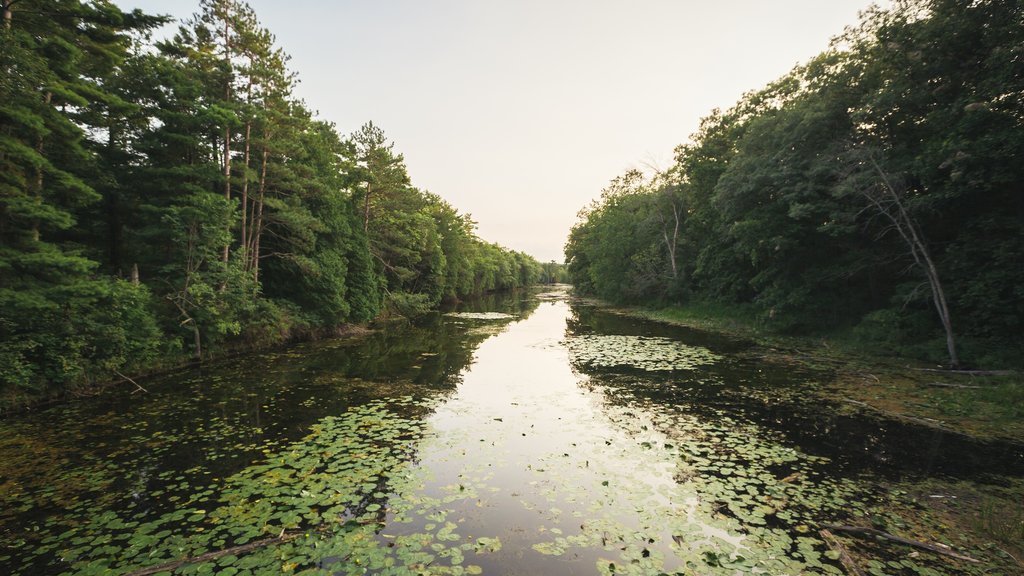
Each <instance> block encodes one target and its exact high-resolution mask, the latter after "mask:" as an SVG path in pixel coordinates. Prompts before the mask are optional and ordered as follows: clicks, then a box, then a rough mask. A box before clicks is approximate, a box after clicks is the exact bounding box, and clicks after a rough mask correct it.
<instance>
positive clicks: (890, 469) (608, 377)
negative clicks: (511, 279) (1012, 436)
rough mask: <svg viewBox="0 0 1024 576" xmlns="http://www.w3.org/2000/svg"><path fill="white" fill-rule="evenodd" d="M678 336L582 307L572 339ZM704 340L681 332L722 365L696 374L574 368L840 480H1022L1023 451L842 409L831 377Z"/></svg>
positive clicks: (618, 396)
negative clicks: (736, 431)
mask: <svg viewBox="0 0 1024 576" xmlns="http://www.w3.org/2000/svg"><path fill="white" fill-rule="evenodd" d="M674 328H675V327H672V326H668V327H662V328H658V326H657V325H655V324H654V323H650V322H645V321H641V320H636V319H633V318H628V317H625V316H621V315H616V314H612V313H608V312H603V311H601V310H599V309H597V308H594V307H591V306H574V307H573V313H572V315H571V316H570V318H569V320H568V321H567V331H566V334H567V337H568V336H572V335H581V334H582V335H606V334H611V335H623V334H634V335H635V334H658V335H662V336H668V335H670V334H671V333H672V332H671V331H672V330H673V329H674ZM703 334H704V333H701V332H691V331H685V330H683V331H679V332H677V337H678V338H680V339H681V340H682V341H683V342H687V343H690V344H703V345H705V346H707V347H708V348H710V349H711V350H714V351H715V352H719V353H721V354H722V355H723V356H724V358H723V359H722V360H721V361H719V362H715V363H708V364H705V365H702V366H700V367H699V368H698V369H696V370H680V371H675V372H672V373H671V374H659V373H657V372H651V371H646V372H645V371H641V370H631V369H629V367H628V366H621V367H608V366H602V365H594V364H592V363H587V362H575V363H574V369H576V370H577V371H578V372H580V373H582V374H586V375H587V376H588V377H589V381H590V384H591V385H592V386H594V387H595V388H598V389H600V390H602V391H603V392H604V394H605V395H606V396H607V397H608V398H609V400H611V401H614V402H616V403H629V402H634V401H637V400H638V399H642V400H644V401H650V402H655V403H657V404H659V405H663V406H668V407H672V409H676V410H683V411H685V412H686V413H688V414H692V415H694V416H697V417H699V418H701V419H702V420H704V421H707V422H719V421H721V420H722V418H723V416H728V417H729V418H732V419H735V420H736V421H741V422H747V423H751V424H754V425H756V426H758V427H761V428H763V429H765V430H768V431H771V433H774V434H780V435H781V436H782V438H784V439H785V441H786V442H789V443H792V444H794V445H795V446H797V447H799V449H800V450H802V451H804V452H806V453H808V454H815V455H819V456H824V457H827V458H829V459H830V464H829V468H830V470H831V471H832V473H841V474H848V475H853V474H860V473H871V474H878V475H883V476H887V477H896V476H903V475H907V474H909V475H912V476H917V477H927V476H930V475H933V474H942V475H946V476H956V477H963V478H975V477H977V476H978V475H979V474H981V473H986V472H987V473H996V474H1006V473H1010V474H1020V473H1022V472H1024V449H1022V448H1021V447H1020V446H1019V445H1013V444H1012V443H1008V442H999V441H989V442H980V441H977V440H974V439H971V438H969V437H967V436H965V435H962V434H956V433H952V432H949V431H944V430H942V429H938V428H935V427H931V426H925V425H922V424H919V423H914V422H910V421H901V420H894V419H888V418H883V417H880V416H877V415H872V414H865V413H863V412H851V411H844V410H840V409H838V408H837V407H836V406H834V405H832V404H829V403H828V402H827V401H826V400H824V399H823V398H821V397H819V396H818V395H817V394H816V392H817V390H818V389H820V387H821V386H822V384H823V383H825V382H828V381H829V380H830V378H831V377H832V374H831V372H829V371H827V370H824V369H812V368H808V367H806V366H803V365H794V364H792V363H790V362H787V361H785V360H784V359H781V358H770V357H766V354H770V351H766V350H764V349H758V348H753V347H751V345H742V344H736V343H735V342H730V341H729V340H728V339H726V338H719V339H715V338H714V337H712V338H710V339H708V338H702V335H703ZM723 342H724V345H723ZM730 343H731V344H732V346H730Z"/></svg>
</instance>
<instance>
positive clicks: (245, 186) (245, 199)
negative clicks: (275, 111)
mask: <svg viewBox="0 0 1024 576" xmlns="http://www.w3.org/2000/svg"><path fill="white" fill-rule="evenodd" d="M251 62H252V60H251V59H250V67H251V66H252V64H251ZM246 101H247V102H248V103H249V104H252V75H251V72H250V76H249V86H248V88H246ZM250 110H251V108H250ZM251 136H252V118H251V117H250V118H247V119H246V121H245V154H244V156H243V158H244V163H245V167H244V169H243V176H242V233H241V242H242V250H243V251H244V250H246V249H247V245H246V220H247V219H248V214H247V212H248V210H249V207H248V204H249V150H250V141H249V140H250V137H251ZM243 258H244V255H243Z"/></svg>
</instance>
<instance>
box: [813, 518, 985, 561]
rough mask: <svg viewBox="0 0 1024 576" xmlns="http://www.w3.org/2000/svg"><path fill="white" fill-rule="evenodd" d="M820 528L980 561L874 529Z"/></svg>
mask: <svg viewBox="0 0 1024 576" xmlns="http://www.w3.org/2000/svg"><path fill="white" fill-rule="evenodd" d="M821 526H822V527H823V528H825V529H828V530H834V531H836V532H846V533H848V534H857V535H863V536H875V537H877V538H882V539H884V540H889V541H892V542H896V543H898V544H903V545H904V546H911V547H913V548H918V549H920V550H927V551H928V552H933V553H935V554H941V555H943V556H949V557H950V558H956V559H957V560H963V561H965V562H974V563H975V564H977V563H980V562H981V560H978V559H977V558H971V557H970V556H964V555H963V554H957V553H956V552H953V551H952V550H948V549H946V548H942V547H941V546H936V545H935V544H929V543H927V542H920V541H918V540H910V539H909V538H902V537H900V536H895V535H893V534H889V533H888V532H883V531H881V530H876V529H874V528H865V527H863V526H844V525H840V524H822V525H821Z"/></svg>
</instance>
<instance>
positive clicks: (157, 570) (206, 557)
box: [125, 531, 305, 576]
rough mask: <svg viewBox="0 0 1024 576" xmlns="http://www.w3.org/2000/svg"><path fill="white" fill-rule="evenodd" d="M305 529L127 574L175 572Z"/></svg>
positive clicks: (288, 537)
mask: <svg viewBox="0 0 1024 576" xmlns="http://www.w3.org/2000/svg"><path fill="white" fill-rule="evenodd" d="M304 533H305V531H297V532H282V533H281V534H280V535H278V536H274V537H273V538H264V539H263V540H256V541H255V542H249V543H248V544H240V545H238V546H233V547H231V548H225V549H223V550H214V551H213V552H207V553H206V554H200V555H198V556H190V557H188V558H182V559H180V560H174V561H171V562H167V563H164V564H159V565H156V566H150V567H148V568H143V569H141V570H136V571H135V572H129V573H127V574H125V576H152V575H153V574H157V573H160V572H173V571H174V570H176V569H178V568H180V567H182V566H184V565H186V564H201V563H203V562H209V561H211V560H217V559H219V558H221V557H223V556H231V555H235V556H237V555H239V554H245V553H246V552H252V551H253V550H256V549H258V548H263V547H265V546H273V545H274V544H283V543H285V542H288V541H289V540H294V539H295V538H296V537H298V536H299V535H301V534H304Z"/></svg>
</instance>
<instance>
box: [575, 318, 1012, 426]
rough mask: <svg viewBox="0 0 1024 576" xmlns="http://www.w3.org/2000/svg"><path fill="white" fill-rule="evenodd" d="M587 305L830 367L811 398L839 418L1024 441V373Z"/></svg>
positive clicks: (739, 322) (776, 357) (745, 323)
mask: <svg viewBox="0 0 1024 576" xmlns="http://www.w3.org/2000/svg"><path fill="white" fill-rule="evenodd" d="M587 301H588V302H591V303H593V304H595V305H598V306H601V307H604V308H607V309H608V310H609V311H612V312H615V313H618V314H623V315H627V316H632V317H636V318H643V319H646V320H652V321H655V322H662V323H666V324H671V325H676V326H683V327H686V328H690V329H696V330H703V331H707V332H714V333H719V334H725V335H728V336H732V337H735V338H739V339H743V340H748V341H750V342H753V343H754V344H755V345H756V350H753V351H751V353H752V354H761V355H763V356H764V358H765V359H766V360H768V361H773V362H780V361H782V362H787V363H792V364H795V365H799V366H803V367H809V368H818V369H824V370H826V371H827V372H828V373H830V374H831V379H830V380H829V381H828V382H823V383H821V385H820V386H816V387H814V389H812V390H808V391H807V392H808V393H810V394H813V395H815V396H817V397H818V398H820V399H821V400H823V401H824V402H826V403H828V404H831V405H833V406H834V407H835V410H836V411H837V412H838V413H849V412H856V411H866V412H873V413H877V415H878V416H881V417H885V418H892V419H896V420H905V421H913V422H917V423H918V424H922V425H927V426H931V427H935V428H940V429H944V430H948V431H952V432H957V433H963V434H966V435H969V436H972V437H974V438H978V439H981V440H994V439H1000V440H1008V441H1011V442H1016V443H1024V375H1022V374H1021V373H1020V372H1018V371H1012V370H994V371H951V370H943V369H941V368H938V367H936V366H935V365H931V364H927V363H925V362H921V361H918V360H910V359H907V358H900V357H894V356H881V355H878V354H876V353H872V352H869V351H866V350H864V349H863V348H861V347H858V346H856V345H855V344H853V343H851V342H849V341H848V340H843V339H827V338H808V337H796V336H786V335H782V334H778V333H776V332H772V331H771V330H769V329H767V328H766V327H765V326H763V325H759V324H757V323H754V322H752V321H750V320H749V318H750V316H749V315H748V314H745V311H744V310H742V309H739V308H735V307H726V306H714V305H702V306H700V307H692V308H686V307H669V308H661V309H648V308H640V307H620V306H613V305H610V304H607V303H603V302H600V301H597V300H587Z"/></svg>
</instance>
